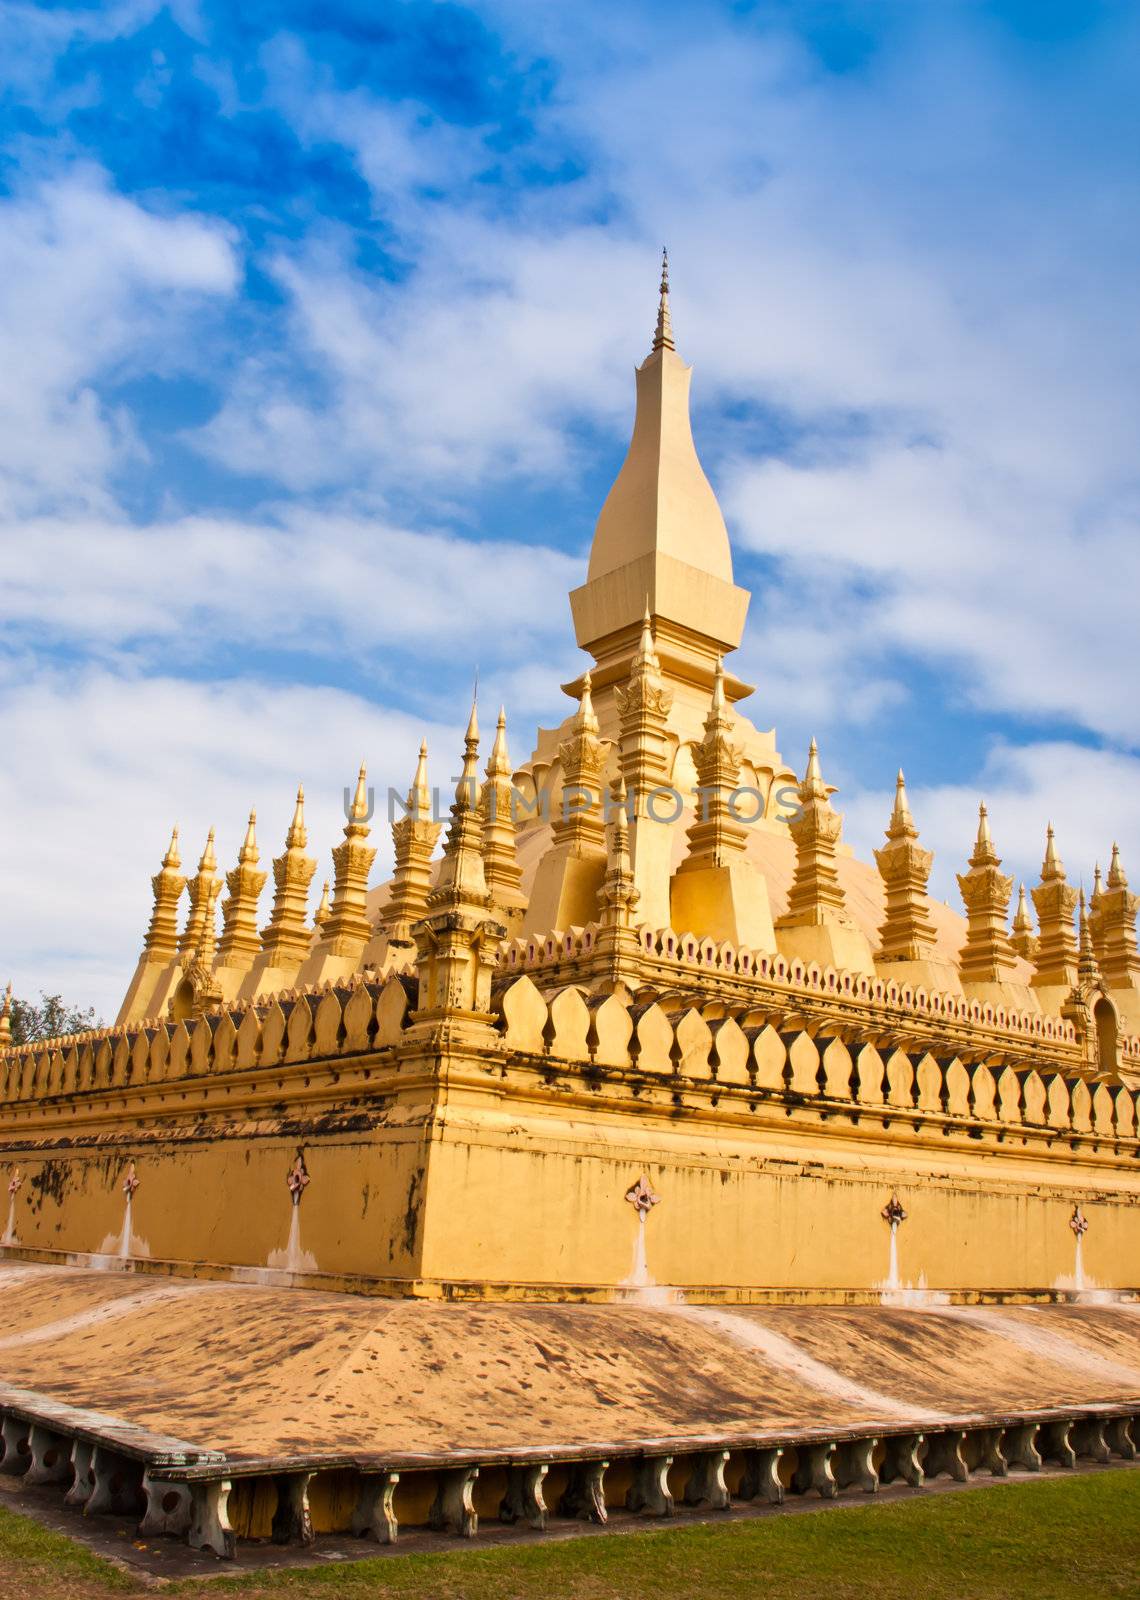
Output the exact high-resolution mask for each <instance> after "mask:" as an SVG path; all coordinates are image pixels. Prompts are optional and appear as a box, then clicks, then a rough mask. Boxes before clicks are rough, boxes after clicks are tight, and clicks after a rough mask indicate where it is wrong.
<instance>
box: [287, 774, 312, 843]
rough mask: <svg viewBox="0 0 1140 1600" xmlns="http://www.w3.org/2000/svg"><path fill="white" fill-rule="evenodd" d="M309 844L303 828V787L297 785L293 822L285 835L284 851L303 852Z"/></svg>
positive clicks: (302, 785) (306, 833) (301, 784)
mask: <svg viewBox="0 0 1140 1600" xmlns="http://www.w3.org/2000/svg"><path fill="white" fill-rule="evenodd" d="M308 842H309V835H308V832H307V831H306V828H305V785H304V784H303V783H299V784H298V785H297V804H296V806H295V807H294V810H293V820H292V822H291V823H290V824H289V832H288V833H287V834H286V835H285V848H286V850H303V849H304V848H305V846H306V845H307V844H308Z"/></svg>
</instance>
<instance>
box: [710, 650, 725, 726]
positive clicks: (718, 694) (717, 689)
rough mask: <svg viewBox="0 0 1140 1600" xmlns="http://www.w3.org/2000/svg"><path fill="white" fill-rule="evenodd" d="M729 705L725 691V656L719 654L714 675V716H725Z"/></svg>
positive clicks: (712, 708) (712, 709)
mask: <svg viewBox="0 0 1140 1600" xmlns="http://www.w3.org/2000/svg"><path fill="white" fill-rule="evenodd" d="M727 706H728V701H727V700H726V698H725V693H724V657H723V656H717V658H716V672H715V674H714V676H713V692H712V707H711V711H712V715H713V716H714V717H721V716H723V715H724V713H725V710H726V709H727Z"/></svg>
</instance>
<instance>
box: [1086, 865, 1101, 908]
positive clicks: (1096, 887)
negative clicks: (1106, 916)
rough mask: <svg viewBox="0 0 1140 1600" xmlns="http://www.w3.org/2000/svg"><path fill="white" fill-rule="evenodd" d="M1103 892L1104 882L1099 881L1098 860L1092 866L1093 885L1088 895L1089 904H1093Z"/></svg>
mask: <svg viewBox="0 0 1140 1600" xmlns="http://www.w3.org/2000/svg"><path fill="white" fill-rule="evenodd" d="M1103 892H1104V884H1103V883H1102V882H1101V876H1100V862H1099V861H1098V862H1097V863H1096V865H1095V866H1094V867H1093V886H1092V894H1091V895H1090V896H1089V904H1090V905H1093V906H1095V905H1096V903H1097V901H1098V900H1099V899H1100V897H1101V895H1102V893H1103Z"/></svg>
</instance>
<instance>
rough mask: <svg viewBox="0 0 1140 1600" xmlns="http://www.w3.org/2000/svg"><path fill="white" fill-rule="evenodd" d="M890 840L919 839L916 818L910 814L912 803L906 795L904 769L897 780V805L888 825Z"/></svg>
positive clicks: (900, 770) (900, 771)
mask: <svg viewBox="0 0 1140 1600" xmlns="http://www.w3.org/2000/svg"><path fill="white" fill-rule="evenodd" d="M887 838H888V839H917V838H918V829H917V828H916V827H915V822H914V818H913V817H912V816H911V813H910V802H909V800H908V799H907V795H906V779H905V778H904V777H903V769H902V768H901V767H900V768H899V775H898V777H897V778H896V779H895V805H894V810H893V811H892V812H891V820H890V822H889V823H888V824H887Z"/></svg>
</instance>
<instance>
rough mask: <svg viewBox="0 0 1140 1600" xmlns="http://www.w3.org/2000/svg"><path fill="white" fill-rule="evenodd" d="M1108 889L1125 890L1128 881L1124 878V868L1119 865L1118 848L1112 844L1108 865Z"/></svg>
mask: <svg viewBox="0 0 1140 1600" xmlns="http://www.w3.org/2000/svg"><path fill="white" fill-rule="evenodd" d="M1108 887H1109V888H1110V889H1127V887H1128V879H1127V878H1126V877H1125V876H1124V868H1123V866H1121V863H1120V846H1119V845H1118V844H1116V843H1115V842H1114V843H1113V846H1112V860H1111V861H1110V862H1109V863H1108Z"/></svg>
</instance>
